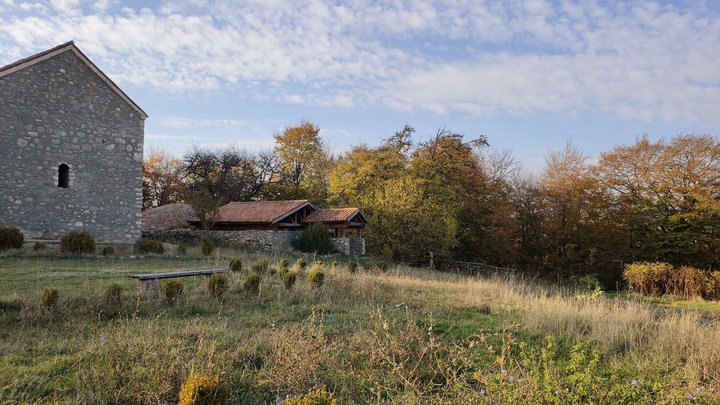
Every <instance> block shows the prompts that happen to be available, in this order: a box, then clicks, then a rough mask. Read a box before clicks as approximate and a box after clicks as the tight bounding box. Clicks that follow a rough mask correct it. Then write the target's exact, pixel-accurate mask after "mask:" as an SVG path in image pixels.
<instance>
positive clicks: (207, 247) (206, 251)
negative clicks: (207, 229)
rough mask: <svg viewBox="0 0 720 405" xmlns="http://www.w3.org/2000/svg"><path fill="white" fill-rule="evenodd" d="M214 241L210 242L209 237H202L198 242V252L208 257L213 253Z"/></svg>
mask: <svg viewBox="0 0 720 405" xmlns="http://www.w3.org/2000/svg"><path fill="white" fill-rule="evenodd" d="M215 248H216V246H215V241H214V240H212V238H211V237H209V236H203V238H202V240H201V241H200V251H201V252H202V254H203V255H205V256H210V254H212V252H214V251H215Z"/></svg>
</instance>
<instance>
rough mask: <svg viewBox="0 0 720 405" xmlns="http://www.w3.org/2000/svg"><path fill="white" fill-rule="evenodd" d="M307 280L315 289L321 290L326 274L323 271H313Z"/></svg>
mask: <svg viewBox="0 0 720 405" xmlns="http://www.w3.org/2000/svg"><path fill="white" fill-rule="evenodd" d="M307 280H308V283H310V285H311V286H312V287H313V288H320V287H322V285H323V283H324V282H325V273H324V272H323V271H322V270H313V271H311V272H310V274H308V278H307Z"/></svg>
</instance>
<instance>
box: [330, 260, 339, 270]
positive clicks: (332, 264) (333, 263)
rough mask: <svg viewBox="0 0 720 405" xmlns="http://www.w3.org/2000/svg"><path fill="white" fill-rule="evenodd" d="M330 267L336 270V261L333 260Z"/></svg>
mask: <svg viewBox="0 0 720 405" xmlns="http://www.w3.org/2000/svg"><path fill="white" fill-rule="evenodd" d="M330 267H332V268H333V269H337V268H338V262H337V260H333V261H332V263H330Z"/></svg>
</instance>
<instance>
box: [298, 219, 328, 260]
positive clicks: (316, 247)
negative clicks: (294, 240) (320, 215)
mask: <svg viewBox="0 0 720 405" xmlns="http://www.w3.org/2000/svg"><path fill="white" fill-rule="evenodd" d="M298 249H300V251H301V252H306V253H318V254H321V255H326V254H328V253H332V252H334V251H335V245H333V242H332V237H331V236H330V230H329V229H328V227H327V226H326V225H325V224H323V223H322V222H313V223H312V224H310V226H308V227H307V228H305V229H304V230H303V232H302V234H301V235H300V240H299V241H298Z"/></svg>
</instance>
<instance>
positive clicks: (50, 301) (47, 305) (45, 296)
mask: <svg viewBox="0 0 720 405" xmlns="http://www.w3.org/2000/svg"><path fill="white" fill-rule="evenodd" d="M59 299H60V293H59V292H58V290H57V289H56V288H52V287H45V289H44V290H43V292H42V295H41V296H40V300H39V301H38V305H39V306H40V308H42V309H46V310H48V311H52V310H53V309H55V307H56V306H57V303H58V300H59Z"/></svg>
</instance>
